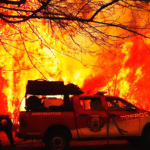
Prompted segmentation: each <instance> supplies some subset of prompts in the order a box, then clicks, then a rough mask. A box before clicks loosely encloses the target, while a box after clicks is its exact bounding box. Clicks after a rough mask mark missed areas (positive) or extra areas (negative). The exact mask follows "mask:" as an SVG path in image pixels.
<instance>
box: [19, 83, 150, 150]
mask: <svg viewBox="0 0 150 150" xmlns="http://www.w3.org/2000/svg"><path fill="white" fill-rule="evenodd" d="M45 84H46V86H45ZM52 95H53V96H52ZM56 95H57V96H56ZM58 95H61V96H60V97H59V98H58ZM69 95H73V96H72V97H70V96H69ZM25 97H26V107H25V108H26V111H22V112H20V119H19V120H20V127H19V131H18V132H17V136H18V137H21V138H24V139H43V142H44V143H45V145H46V147H48V148H50V149H52V150H63V149H66V148H67V147H68V146H69V143H70V140H96V139H97V140H100V139H108V138H109V139H112V138H113V139H126V140H128V141H129V142H130V143H132V144H139V143H141V144H144V145H148V146H149V145H150V112H148V111H145V110H142V109H139V108H137V107H135V106H134V105H132V104H131V103H129V102H127V101H126V100H124V99H122V98H119V97H114V96H106V95H104V93H103V92H99V93H97V94H95V95H84V94H82V91H81V90H80V89H79V88H78V87H77V86H75V85H73V84H69V85H64V84H63V82H50V81H28V84H27V91H26V95H25ZM141 137H142V138H141Z"/></svg>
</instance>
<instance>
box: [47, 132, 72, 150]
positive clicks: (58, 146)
mask: <svg viewBox="0 0 150 150" xmlns="http://www.w3.org/2000/svg"><path fill="white" fill-rule="evenodd" d="M69 145H70V139H69V137H68V134H67V132H65V131H61V130H54V131H52V132H50V133H49V134H48V137H47V140H46V142H45V146H46V149H47V150H66V149H67V150H68V148H69Z"/></svg>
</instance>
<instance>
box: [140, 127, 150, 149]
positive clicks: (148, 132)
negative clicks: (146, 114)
mask: <svg viewBox="0 0 150 150" xmlns="http://www.w3.org/2000/svg"><path fill="white" fill-rule="evenodd" d="M141 143H142V145H143V146H144V147H145V146H146V147H150V126H147V127H146V128H145V129H144V131H143V134H142V138H141Z"/></svg>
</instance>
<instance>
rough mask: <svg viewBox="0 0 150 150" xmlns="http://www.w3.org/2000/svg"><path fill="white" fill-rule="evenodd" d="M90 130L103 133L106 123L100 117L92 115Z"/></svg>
mask: <svg viewBox="0 0 150 150" xmlns="http://www.w3.org/2000/svg"><path fill="white" fill-rule="evenodd" d="M87 126H88V128H89V129H90V130H91V131H93V132H98V131H101V129H102V128H103V126H104V121H103V119H102V117H101V116H100V115H91V116H90V117H89V119H88V122H87Z"/></svg>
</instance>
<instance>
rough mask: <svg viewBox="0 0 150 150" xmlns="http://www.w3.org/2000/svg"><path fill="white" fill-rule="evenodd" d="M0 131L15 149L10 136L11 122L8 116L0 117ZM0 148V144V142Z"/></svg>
mask: <svg viewBox="0 0 150 150" xmlns="http://www.w3.org/2000/svg"><path fill="white" fill-rule="evenodd" d="M0 131H4V132H5V133H6V135H7V137H8V139H9V141H10V144H11V146H12V147H14V148H15V144H14V139H13V135H12V122H11V119H10V118H9V116H7V115H1V116H0ZM0 146H1V142H0Z"/></svg>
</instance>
